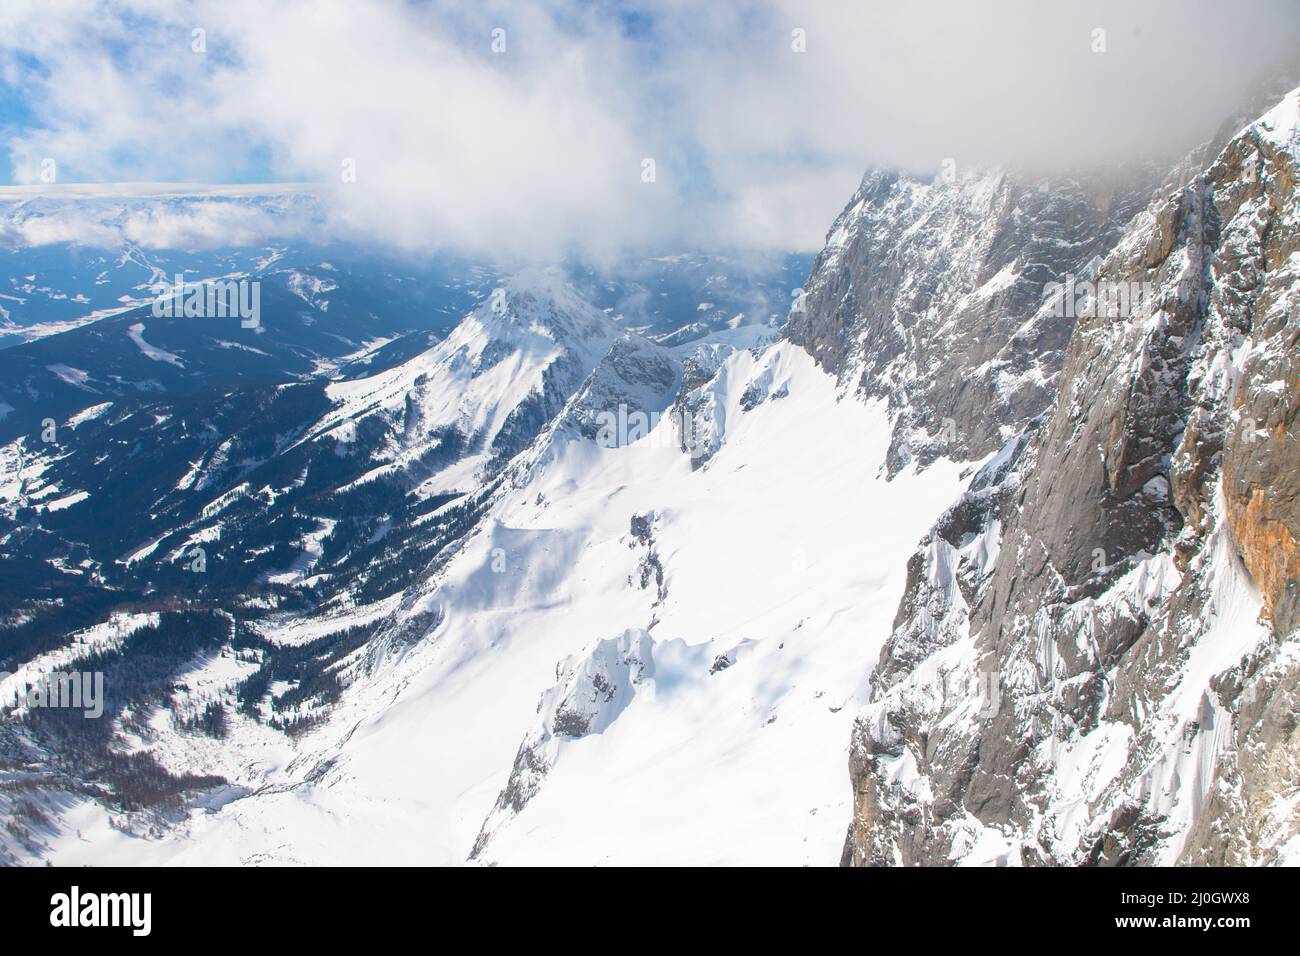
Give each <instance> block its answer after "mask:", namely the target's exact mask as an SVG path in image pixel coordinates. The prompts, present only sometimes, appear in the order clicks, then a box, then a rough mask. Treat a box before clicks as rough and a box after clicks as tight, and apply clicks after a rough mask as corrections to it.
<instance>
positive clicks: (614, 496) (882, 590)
mask: <svg viewBox="0 0 1300 956" xmlns="http://www.w3.org/2000/svg"><path fill="white" fill-rule="evenodd" d="M721 373H722V374H725V378H726V380H727V381H728V382H729V387H728V389H727V391H726V395H725V400H726V402H727V404H728V407H729V411H730V412H731V413H732V416H733V417H731V418H730V419H729V421H730V422H731V423H732V424H731V425H730V426H729V427H728V429H727V434H726V439H725V442H724V443H723V445H722V448H721V450H720V451H719V452H718V453H717V454H716V455H715V456H714V457H713V459H712V460H711V461H710V462H709V463H708V465H707V466H705V467H703V468H700V469H696V470H693V469H692V468H691V463H690V458H689V456H688V455H685V454H683V453H682V452H681V451H680V449H679V448H678V447H676V443H675V442H672V441H664V440H662V439H660V438H656V437H655V436H653V435H652V436H651V437H650V438H648V439H646V440H643V441H642V442H639V443H635V444H632V445H629V446H626V447H622V448H602V447H599V446H598V445H597V444H596V443H595V442H593V441H591V440H588V439H582V438H578V439H573V438H569V437H564V436H563V435H557V436H555V437H554V442H553V444H551V445H550V446H548V447H546V448H545V449H541V450H539V454H536V455H534V456H532V460H531V461H526V462H521V465H520V470H521V472H522V474H521V475H519V476H517V477H518V481H519V484H518V486H517V487H514V488H512V489H511V490H510V491H509V492H508V493H506V494H504V495H503V496H502V497H501V498H500V499H499V501H498V502H497V503H496V504H495V505H494V506H493V508H492V511H491V517H490V520H488V521H487V522H486V523H485V524H484V525H483V526H482V528H481V530H480V531H479V532H478V533H477V534H476V535H474V536H473V537H472V538H471V540H470V541H469V542H468V544H467V545H466V546H465V548H464V550H463V551H462V552H461V553H460V554H458V555H457V556H456V557H455V558H454V559H453V560H452V561H451V562H450V564H449V565H447V566H446V568H445V570H444V571H443V572H442V573H441V574H440V575H439V576H438V578H437V580H435V581H430V582H428V583H427V584H426V585H425V586H424V587H423V589H422V591H421V593H419V594H413V595H410V596H408V599H407V602H406V604H407V606H406V608H405V609H404V610H403V611H401V612H399V614H404V615H407V616H414V615H418V614H419V613H421V612H423V611H426V610H428V609H429V608H430V607H434V606H436V608H437V609H438V611H439V612H440V613H439V615H438V617H439V618H440V620H441V623H439V624H437V625H436V627H435V628H434V629H433V631H432V633H430V634H429V635H428V637H427V638H426V639H425V640H424V641H422V642H420V643H418V644H416V645H415V646H413V647H407V648H403V649H401V650H400V651H394V652H392V653H389V654H385V655H381V656H380V657H379V658H378V660H375V661H374V662H373V663H369V664H368V663H366V662H365V661H363V660H362V659H360V658H358V660H357V661H356V662H355V665H354V666H355V668H356V670H357V680H356V683H354V684H353V686H352V687H351V688H350V689H349V691H348V692H347V694H346V696H345V700H344V702H343V703H342V704H340V706H339V707H338V709H337V710H336V712H335V715H334V717H333V718H332V719H331V721H330V722H329V724H328V725H327V726H326V727H324V728H322V729H320V730H318V731H316V732H314V733H312V734H311V735H310V737H309V738H308V739H306V740H304V741H303V742H302V744H301V747H300V749H301V754H300V756H299V757H298V758H297V759H296V760H295V761H294V762H293V763H292V764H290V765H289V766H286V767H283V768H279V769H276V770H275V771H274V772H271V773H269V774H268V775H267V778H266V780H265V782H264V784H263V785H262V787H261V789H259V790H258V792H256V793H255V794H254V795H253V796H250V797H246V798H244V799H241V800H237V801H235V802H233V803H230V804H228V805H226V806H225V807H224V808H223V809H222V810H221V811H220V812H219V813H215V814H208V813H205V812H196V813H195V814H193V816H192V817H191V820H190V821H189V823H188V824H187V825H186V827H184V828H183V829H182V830H181V831H179V832H177V833H174V834H171V835H169V836H167V837H166V838H164V839H162V840H160V841H156V842H154V841H144V840H138V839H131V838H127V837H123V836H121V835H120V834H118V833H117V831H110V830H108V829H107V828H106V824H105V823H104V822H103V821H102V820H100V821H99V822H95V821H94V819H93V818H94V817H95V816H96V813H97V811H96V810H95V809H94V808H93V807H92V806H91V805H89V804H87V805H85V806H83V808H82V809H81V810H80V811H79V813H81V814H83V815H84V817H85V819H83V820H81V821H80V822H79V823H78V825H79V826H80V828H81V829H82V831H83V833H85V832H86V831H87V830H88V829H89V830H92V831H93V833H94V835H93V837H91V838H90V842H89V843H86V842H82V841H76V840H61V841H59V842H58V843H57V844H56V845H55V852H54V855H53V859H54V860H55V861H56V862H61V863H76V862H86V861H90V860H94V861H96V862H110V861H123V862H143V861H153V862H156V861H168V862H184V863H194V862H216V861H221V862H232V863H233V862H241V861H242V862H291V861H293V862H342V861H372V862H379V861H384V862H398V861H400V862H437V863H455V862H460V861H464V860H465V859H466V858H467V857H468V856H469V854H470V852H471V850H472V849H473V848H474V845H475V841H476V839H477V837H478V835H479V833H480V830H481V829H482V828H483V826H484V823H485V821H488V820H489V818H490V822H491V825H490V827H489V830H490V839H487V840H486V841H485V843H484V845H483V846H481V848H480V852H479V858H480V859H482V860H488V861H492V862H521V863H522V862H543V861H551V862H569V863H600V862H672V861H676V862H697V863H705V862H759V861H763V862H783V863H822V864H824V863H827V862H831V861H833V860H834V858H835V857H836V855H837V850H838V846H839V843H840V842H841V840H842V837H843V826H844V820H845V818H846V813H847V800H848V794H847V792H846V790H845V788H844V786H843V766H844V763H843V762H844V752H843V751H844V740H845V739H846V734H847V732H848V729H849V721H850V720H851V716H852V714H853V713H854V711H855V710H856V706H857V704H858V703H859V702H860V695H861V693H862V692H863V690H864V688H865V678H866V676H867V673H868V670H869V667H870V665H871V662H872V660H873V658H874V655H875V652H876V649H877V644H878V642H879V636H881V635H883V634H885V633H887V629H888V627H887V626H888V622H889V620H890V619H891V617H892V615H893V611H894V608H895V606H896V603H897V600H898V597H899V593H900V590H901V587H902V569H903V566H904V558H905V556H906V554H907V553H908V551H909V550H910V549H911V546H912V543H913V542H914V541H915V539H916V538H917V537H918V536H919V535H920V533H921V532H922V531H923V530H924V527H925V525H926V523H927V515H928V514H930V513H932V512H933V510H934V509H935V508H936V507H937V506H939V504H940V503H941V502H943V501H945V500H949V499H950V498H951V497H952V495H953V494H954V493H955V491H956V490H957V488H958V487H959V477H958V472H959V469H958V468H957V467H956V466H954V465H951V464H948V463H946V462H941V463H939V464H937V465H935V466H934V467H932V468H930V469H928V470H927V471H926V472H925V473H924V474H922V475H920V476H915V475H912V474H910V473H906V474H904V475H903V476H901V477H900V478H898V479H896V480H895V481H893V482H886V481H884V479H883V476H882V464H883V460H884V455H885V452H886V449H887V446H888V442H889V429H888V422H887V420H886V418H885V416H884V414H883V411H882V408H881V407H880V406H879V405H872V406H869V407H868V406H863V405H861V404H859V403H857V402H853V401H843V400H841V398H842V396H841V395H840V393H839V392H838V391H837V388H836V386H835V383H834V382H833V380H832V379H831V378H830V377H829V376H827V375H826V374H825V373H823V372H821V371H819V370H818V369H816V368H815V366H814V364H813V362H812V360H811V358H809V357H808V356H807V355H806V354H805V353H803V352H802V351H800V350H798V349H797V348H795V347H793V346H791V345H789V344H784V345H780V346H777V347H774V348H772V349H769V350H768V351H766V352H764V353H762V354H761V355H760V356H757V357H756V356H754V355H752V354H751V353H749V352H740V353H736V354H734V355H733V356H732V357H731V358H730V359H728V361H727V363H726V364H725V366H724V368H723V369H722V370H721ZM765 375H767V376H771V377H772V378H774V379H775V380H778V381H779V382H780V383H781V384H782V385H783V386H785V388H784V389H783V390H779V391H783V392H784V394H783V397H780V398H769V399H768V400H767V401H765V402H763V403H761V404H759V405H757V406H756V407H754V408H752V410H750V411H742V410H741V398H742V396H743V394H744V393H745V391H746V387H747V386H748V385H750V384H752V382H753V381H755V380H756V379H759V378H762V377H763V376H765ZM660 427H661V428H670V427H673V425H672V420H671V419H664V420H663V421H662V422H661V425H660ZM846 438H847V439H848V440H846ZM638 516H639V517H641V518H643V519H645V520H643V521H640V522H634V519H636V518H637V517H638ZM647 566H649V567H651V568H655V567H657V568H660V569H662V585H659V583H658V582H657V580H656V575H655V574H653V573H651V574H649V575H646V574H644V572H645V570H646V568H647ZM643 581H644V582H645V586H642V582H643ZM627 634H635V635H638V636H637V637H636V646H637V647H638V648H639V649H640V650H639V653H640V654H641V655H642V657H649V658H650V660H647V661H644V662H643V663H644V664H645V665H646V666H645V667H644V668H642V672H641V673H640V675H639V677H638V683H637V685H636V687H635V689H634V691H633V689H632V688H630V687H626V686H625V687H624V688H623V689H622V691H621V692H620V693H621V694H622V696H621V697H620V699H619V702H618V705H617V706H616V707H612V708H611V709H610V710H609V713H608V714H607V716H606V717H604V718H602V719H600V720H595V721H592V722H591V723H590V726H589V728H588V729H587V730H586V732H584V733H581V734H580V735H579V734H576V733H574V734H572V735H560V736H559V737H558V738H556V737H555V736H554V733H553V731H554V721H552V723H551V725H550V727H551V730H550V732H551V733H552V738H553V739H552V740H551V742H550V745H549V750H548V754H547V757H546V763H547V768H546V771H545V773H544V774H542V775H541V779H540V782H539V783H538V785H537V786H536V788H535V791H536V792H535V793H533V794H532V796H531V798H530V799H529V800H528V801H527V802H526V803H525V805H524V807H523V809H522V811H520V812H518V813H516V812H513V811H510V812H505V813H502V812H500V811H499V810H498V811H497V812H494V807H496V806H497V804H498V802H499V801H498V797H499V795H500V793H501V791H502V790H503V789H504V788H506V787H507V784H508V782H509V780H510V778H511V771H512V767H513V766H514V765H515V762H516V757H517V755H518V754H519V752H520V748H521V745H523V744H527V743H528V742H530V741H533V742H535V741H536V740H537V738H538V735H539V729H540V730H541V732H542V733H546V732H547V731H546V729H545V728H544V727H542V725H541V724H539V721H543V722H544V714H539V702H542V703H543V706H542V707H541V710H542V711H545V710H546V709H547V707H546V706H545V705H544V702H545V701H546V700H554V699H556V697H557V695H559V696H560V697H563V696H564V695H565V694H566V693H568V691H570V690H572V688H567V689H566V688H565V687H563V686H561V687H560V688H559V689H558V690H557V689H556V685H557V679H558V680H559V682H560V684H561V685H563V684H564V678H565V674H566V673H569V672H572V671H573V670H575V669H577V670H582V669H583V668H584V667H586V666H587V663H586V662H587V661H588V659H589V658H590V657H591V656H592V655H595V656H596V658H597V659H599V658H601V657H602V655H603V656H608V655H609V653H610V652H609V650H608V648H609V647H610V641H611V639H618V638H620V636H625V635H627ZM614 656H615V657H617V656H618V655H617V654H615V655H614ZM566 661H567V663H564V662H566ZM719 661H722V663H721V664H720V663H719ZM728 661H730V662H732V663H730V664H727V663H726V662H728ZM557 665H560V673H558V674H557ZM587 669H588V670H590V668H589V667H588V668H587ZM615 669H616V670H617V668H615ZM606 670H607V668H606ZM625 673H626V671H625ZM584 686H586V685H584ZM567 726H569V727H570V730H572V729H573V728H574V726H575V725H574V724H572V723H570V724H569V725H567ZM72 819H77V817H76V816H75V815H74V817H73V818H72Z"/></svg>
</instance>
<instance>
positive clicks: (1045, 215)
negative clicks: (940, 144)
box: [787, 166, 1157, 474]
mask: <svg viewBox="0 0 1300 956" xmlns="http://www.w3.org/2000/svg"><path fill="white" fill-rule="evenodd" d="M1156 182H1157V177H1156V176H1155V175H1154V173H1153V171H1152V170H1151V169H1149V168H1145V167H1134V168H1131V169H1125V170H1122V171H1118V172H1116V173H1115V174H1113V175H1112V176H1111V177H1110V179H1109V181H1107V182H1098V181H1095V180H1094V181H1090V182H1088V183H1087V184H1086V185H1085V184H1084V183H1082V182H1079V181H1075V180H1072V179H1059V180H1047V179H1034V178H1031V177H1028V176H1025V175H1018V174H1015V173H1011V172H1006V171H980V170H959V169H958V168H957V167H955V166H949V167H948V169H947V170H946V171H945V173H943V174H940V175H939V176H936V177H934V178H933V179H931V180H923V179H918V178H913V177H909V176H904V175H901V174H899V173H896V172H890V171H879V170H875V171H872V172H869V173H868V174H867V175H866V177H864V179H863V181H862V184H861V186H860V187H859V188H858V191H857V193H856V194H855V195H854V196H853V198H852V199H851V200H850V202H849V204H848V206H847V207H846V208H845V210H844V212H843V213H841V214H840V216H839V218H838V219H837V220H836V221H835V224H834V226H833V227H832V229H831V232H830V235H829V237H828V239H827V244H826V248H825V249H824V250H823V251H822V252H821V254H820V255H819V256H818V257H817V259H816V260H815V261H814V263H813V269H812V275H811V277H810V279H809V282H808V286H807V289H806V290H805V292H806V294H805V296H803V297H802V299H801V300H800V301H797V302H796V303H795V310H794V311H793V312H792V314H791V319H790V322H789V325H788V328H787V335H788V336H789V338H790V339H791V340H792V341H794V342H796V343H799V344H800V345H802V346H804V347H805V348H806V349H807V350H808V351H809V352H811V353H812V354H813V356H814V357H815V358H816V359H817V361H818V363H819V364H821V365H822V366H823V367H825V368H826V369H827V370H828V371H830V372H832V373H833V374H835V375H837V376H838V377H839V378H840V380H841V381H842V382H847V383H852V384H853V385H855V386H856V387H857V388H858V389H859V390H860V392H861V393H862V394H863V395H865V396H867V397H870V398H884V399H887V400H888V402H889V405H890V410H891V413H892V414H893V415H894V416H895V417H896V427H895V434H894V439H893V443H892V445H891V448H890V454H889V458H888V462H887V465H888V468H889V472H890V474H895V473H897V472H898V471H899V470H901V469H902V468H903V467H905V466H906V465H907V464H908V463H909V462H911V461H913V460H914V459H915V460H917V461H918V463H919V464H921V465H925V464H928V463H930V462H931V461H933V460H934V459H935V458H937V457H939V456H941V455H942V456H947V457H949V458H954V459H963V458H980V457H983V456H984V455H986V454H988V453H990V452H992V451H994V450H996V449H997V448H998V447H999V446H1000V445H1001V444H1002V443H1003V442H1004V441H1006V439H1007V438H1008V437H1010V435H1012V434H1014V433H1015V432H1017V431H1019V430H1020V428H1021V427H1023V425H1024V423H1025V422H1026V421H1027V420H1028V419H1030V418H1033V417H1034V416H1035V415H1037V414H1038V413H1039V412H1040V411H1041V410H1042V409H1043V408H1044V407H1045V405H1046V404H1047V402H1048V401H1049V400H1050V396H1051V394H1052V388H1053V382H1054V380H1055V376H1056V374H1057V372H1058V371H1059V369H1060V365H1061V357H1062V354H1063V351H1064V349H1065V345H1066V343H1067V342H1068V341H1069V337H1070V331H1071V328H1072V324H1073V315H1072V314H1067V310H1065V309H1061V308H1058V307H1057V304H1054V303H1053V302H1050V301H1045V298H1044V289H1045V288H1046V287H1047V286H1048V285H1049V284H1050V283H1053V282H1058V283H1059V282H1061V281H1063V280H1064V278H1065V277H1066V276H1070V275H1074V276H1079V275H1084V276H1086V275H1087V274H1088V273H1089V272H1090V270H1091V269H1092V268H1093V265H1092V264H1093V263H1094V261H1095V260H1096V259H1097V258H1098V257H1100V256H1104V255H1105V254H1106V253H1107V252H1108V251H1109V250H1110V248H1111V247H1112V246H1113V245H1114V244H1115V242H1116V240H1118V238H1119V236H1120V234H1121V232H1122V231H1123V229H1124V227H1125V225H1126V224H1127V223H1128V221H1129V220H1130V219H1131V218H1132V217H1133V215H1134V214H1135V213H1137V212H1138V211H1139V210H1140V209H1141V208H1142V207H1143V206H1144V205H1145V204H1146V201H1147V199H1148V198H1149V196H1150V192H1151V189H1152V188H1153V187H1154V186H1155V185H1156Z"/></svg>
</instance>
